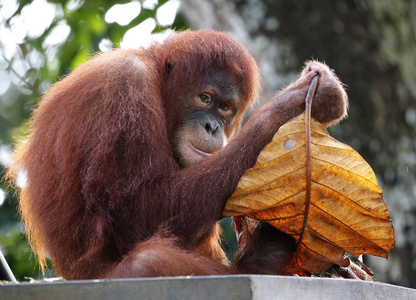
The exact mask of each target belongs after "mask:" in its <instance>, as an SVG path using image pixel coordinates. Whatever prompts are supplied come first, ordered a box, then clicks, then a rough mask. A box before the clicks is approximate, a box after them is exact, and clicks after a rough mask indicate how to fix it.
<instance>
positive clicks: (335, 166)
mask: <svg viewBox="0 0 416 300" xmlns="http://www.w3.org/2000/svg"><path fill="white" fill-rule="evenodd" d="M310 156H311V157H310V166H311V180H310V183H309V184H310V190H309V192H310V197H309V196H308V195H307V194H308V180H307V176H306V175H307V165H308V163H307V162H308V158H307V151H306V143H305V115H304V114H301V115H299V116H297V117H295V118H293V119H292V120H290V121H289V122H288V123H286V124H285V125H283V126H282V127H281V128H280V129H279V131H278V132H277V134H276V135H275V137H274V138H273V141H272V142H271V143H270V144H269V145H268V146H266V148H265V149H264V150H263V151H262V153H261V154H260V156H259V158H258V160H257V163H256V165H255V166H254V168H253V169H250V170H247V172H246V173H245V175H244V176H243V177H242V178H241V179H240V182H239V184H238V186H237V189H236V190H235V192H234V194H233V196H232V197H231V198H230V199H229V200H228V202H227V205H226V207H225V210H224V212H223V216H224V217H229V216H238V215H247V216H249V217H251V218H253V219H257V220H262V221H267V222H269V223H270V224H271V225H273V226H274V227H276V228H277V229H279V230H281V231H283V232H285V233H287V234H290V235H291V236H293V237H294V238H295V240H296V242H297V243H298V248H297V251H296V253H295V255H294V258H293V261H292V264H293V265H295V266H296V267H298V268H301V269H303V270H306V271H308V272H319V271H322V270H323V269H325V268H328V267H331V266H332V265H333V264H338V265H342V266H347V265H348V259H346V258H345V257H344V254H345V252H349V253H350V254H352V255H354V256H358V255H361V254H372V255H376V256H382V257H387V254H388V252H389V251H390V250H391V249H392V248H393V246H394V230H393V226H392V224H391V221H390V215H389V212H388V209H387V205H386V203H385V202H384V201H383V192H382V190H381V189H380V188H379V186H378V184H377V179H376V176H375V175H374V172H373V170H372V169H371V167H370V166H369V165H368V164H367V162H366V161H365V160H364V159H363V158H362V157H361V156H360V155H359V154H358V153H357V152H356V151H355V150H354V149H352V148H351V147H349V146H348V145H345V144H343V143H340V142H338V141H337V140H335V139H334V138H332V137H330V136H329V134H328V132H327V131H326V129H325V128H324V127H323V125H322V124H320V123H319V122H318V121H316V120H313V119H312V120H311V155H310Z"/></svg>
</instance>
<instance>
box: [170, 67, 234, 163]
mask: <svg viewBox="0 0 416 300" xmlns="http://www.w3.org/2000/svg"><path fill="white" fill-rule="evenodd" d="M238 86H239V85H238V84H237V83H236V81H235V80H234V79H233V78H230V76H229V75H226V74H225V73H224V72H221V71H218V70H215V71H213V72H211V73H210V74H208V75H207V76H206V77H205V80H203V81H202V82H201V84H199V85H198V86H197V88H195V89H193V90H190V91H186V92H185V93H183V95H182V96H181V99H180V103H181V110H182V112H183V115H182V122H181V123H180V124H179V125H178V127H177V128H176V129H175V133H174V136H173V140H172V145H173V149H174V153H175V157H176V158H177V160H178V163H179V164H180V166H181V167H186V166H188V165H190V164H193V163H195V162H197V161H199V160H201V159H203V158H205V157H207V156H209V155H211V154H212V153H214V152H216V151H218V150H220V149H221V148H223V147H224V146H225V145H226V144H227V141H228V137H227V134H226V131H227V128H228V126H229V125H230V124H231V122H232V120H233V118H234V117H235V115H236V113H237V111H238V109H239V104H240V101H241V91H240V89H239V87H238Z"/></svg>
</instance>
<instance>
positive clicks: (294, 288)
mask: <svg viewBox="0 0 416 300" xmlns="http://www.w3.org/2000/svg"><path fill="white" fill-rule="evenodd" d="M340 298H341V299H400V300H405V299H409V300H410V299H416V290H414V289H409V288H404V287H400V286H394V285H390V284H384V283H380V282H364V281H357V280H346V279H329V278H304V277H286V276H260V275H239V276H215V277H214V276H211V277H173V278H149V279H124V280H85V281H68V282H56V283H21V284H7V285H2V286H0V299H19V300H25V299H31V300H32V299H59V300H66V299H68V300H70V299H71V300H73V299H100V300H101V299H117V300H121V299H198V300H201V299H213V300H219V299H238V300H245V299H256V300H258V299H285V300H286V299H308V300H313V299H320V300H322V299H340Z"/></svg>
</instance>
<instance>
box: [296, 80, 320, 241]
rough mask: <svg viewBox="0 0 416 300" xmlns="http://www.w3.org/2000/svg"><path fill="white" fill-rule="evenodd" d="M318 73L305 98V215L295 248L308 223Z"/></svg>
mask: <svg viewBox="0 0 416 300" xmlns="http://www.w3.org/2000/svg"><path fill="white" fill-rule="evenodd" d="M318 80H319V73H317V74H316V76H315V77H314V78H313V79H312V82H311V85H310V86H309V90H308V94H307V95H306V98H305V106H306V107H305V147H306V196H305V215H304V218H303V225H302V232H301V233H300V236H299V240H298V243H297V245H296V248H298V247H299V246H300V244H301V243H302V239H303V235H304V234H305V230H306V225H307V223H308V216H309V206H310V203H311V190H312V155H311V109H312V100H313V97H314V96H315V92H316V88H317V87H318Z"/></svg>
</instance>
